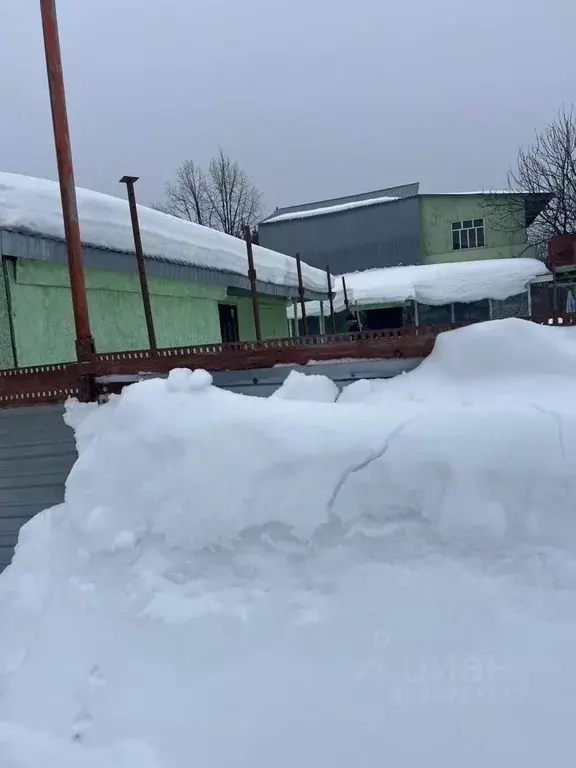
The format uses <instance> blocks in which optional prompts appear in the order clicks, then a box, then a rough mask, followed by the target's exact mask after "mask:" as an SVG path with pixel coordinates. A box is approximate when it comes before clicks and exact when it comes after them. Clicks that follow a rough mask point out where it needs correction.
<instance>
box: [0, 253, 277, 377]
mask: <svg viewBox="0 0 576 768" xmlns="http://www.w3.org/2000/svg"><path fill="white" fill-rule="evenodd" d="M11 266H12V265H11ZM86 286H87V292H88V304H89V311H90V322H91V326H92V333H93V336H94V340H95V343H96V349H97V350H98V351H99V352H112V351H120V350H129V349H146V348H148V346H149V344H148V337H147V333H146V323H145V318H144V309H143V305H142V296H141V293H140V284H139V281H138V277H137V275H132V274H125V273H120V272H111V271H87V272H86ZM149 286H150V294H151V303H152V312H153V316H154V324H155V329H156V336H157V341H158V345H159V346H161V347H172V346H184V345H193V344H205V343H211V342H219V341H220V340H221V335H220V320H219V314H218V304H219V303H229V304H237V305H238V310H239V311H238V314H239V330H240V338H241V340H246V341H248V340H251V339H253V338H254V335H255V334H254V325H253V319H252V305H251V302H250V299H248V298H244V297H240V298H238V297H233V298H231V297H228V296H227V289H226V287H225V286H217V285H197V284H194V283H185V282H179V281H175V280H170V279H165V278H154V277H152V278H150V279H149ZM2 287H3V285H2V283H0V288H2ZM10 289H11V294H12V305H13V318H14V327H15V337H16V344H17V347H18V358H19V359H18V363H19V365H21V366H28V365H45V364H49V363H57V362H65V361H70V360H74V359H75V351H74V338H75V334H74V322H73V315H72V305H71V297H70V287H69V280H68V273H67V269H66V267H64V266H61V265H59V264H54V263H50V262H41V261H34V260H29V259H20V260H18V262H17V263H16V264H15V268H14V269H13V270H12V273H11V275H10ZM2 295H4V294H3V292H2V290H0V322H1V323H2V325H1V328H2V336H0V364H1V365H2V367H4V368H6V367H10V366H11V364H12V363H11V360H10V359H9V356H8V355H7V353H6V352H5V350H4V346H5V343H4V332H5V329H6V328H7V325H8V324H7V322H5V321H4V317H3V314H2V313H3V309H2V307H3V305H2ZM285 306H286V304H285V300H284V299H272V298H267V299H266V300H263V301H262V305H261V314H262V331H263V336H264V338H271V337H277V336H286V319H285ZM9 341H10V340H9V337H8V344H9Z"/></svg>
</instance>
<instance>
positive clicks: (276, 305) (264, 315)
mask: <svg viewBox="0 0 576 768" xmlns="http://www.w3.org/2000/svg"><path fill="white" fill-rule="evenodd" d="M236 303H237V305H238V326H239V330H240V338H241V339H242V341H254V340H255V339H256V333H255V330H254V313H253V311H252V299H251V298H248V297H246V298H244V297H242V298H239V299H237V300H236ZM260 326H261V329H262V338H263V339H285V338H286V337H287V336H288V335H289V333H288V321H287V319H286V302H285V301H284V300H281V301H278V299H265V298H261V299H260Z"/></svg>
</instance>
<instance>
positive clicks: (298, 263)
mask: <svg viewBox="0 0 576 768" xmlns="http://www.w3.org/2000/svg"><path fill="white" fill-rule="evenodd" d="M296 269H297V271H298V294H299V296H300V309H301V310H302V327H303V328H304V336H308V319H307V317H306V298H305V296H304V283H303V281H302V261H301V259H300V254H299V253H297V254H296Z"/></svg>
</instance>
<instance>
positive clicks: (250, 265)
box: [244, 224, 262, 341]
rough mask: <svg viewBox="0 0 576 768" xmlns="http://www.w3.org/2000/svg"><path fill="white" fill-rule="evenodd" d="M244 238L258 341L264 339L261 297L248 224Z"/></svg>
mask: <svg viewBox="0 0 576 768" xmlns="http://www.w3.org/2000/svg"><path fill="white" fill-rule="evenodd" d="M244 240H246V253H247V255H248V279H249V280H250V292H251V294H252V313H253V315H254V331H255V333H256V341H261V340H262V327H261V325H260V297H259V296H258V286H257V284H256V268H255V266H254V251H253V248H252V230H251V229H250V227H249V226H248V225H247V224H246V225H245V226H244Z"/></svg>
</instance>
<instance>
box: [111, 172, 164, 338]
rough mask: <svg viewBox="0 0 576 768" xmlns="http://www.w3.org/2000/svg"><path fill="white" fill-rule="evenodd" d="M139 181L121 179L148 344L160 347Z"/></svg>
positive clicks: (128, 178)
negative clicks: (137, 190) (137, 188)
mask: <svg viewBox="0 0 576 768" xmlns="http://www.w3.org/2000/svg"><path fill="white" fill-rule="evenodd" d="M137 181H138V176H123V177H122V178H121V179H120V183H121V184H126V189H127V190H128V205H129V206H130V218H131V220H132V233H133V235H134V250H135V252H136V263H137V264H138V275H139V277H140V289H141V291H142V303H143V304H144V316H145V317H146V329H147V330H148V344H149V345H150V349H158V346H157V344H156V331H155V330H154V318H153V316H152V304H151V303H150V290H149V288H148V277H147V275H146V264H145V262H144V249H143V248H142V235H141V234H140V222H139V220H138V206H137V205H136V193H135V192H134V184H135V183H136V182H137Z"/></svg>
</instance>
